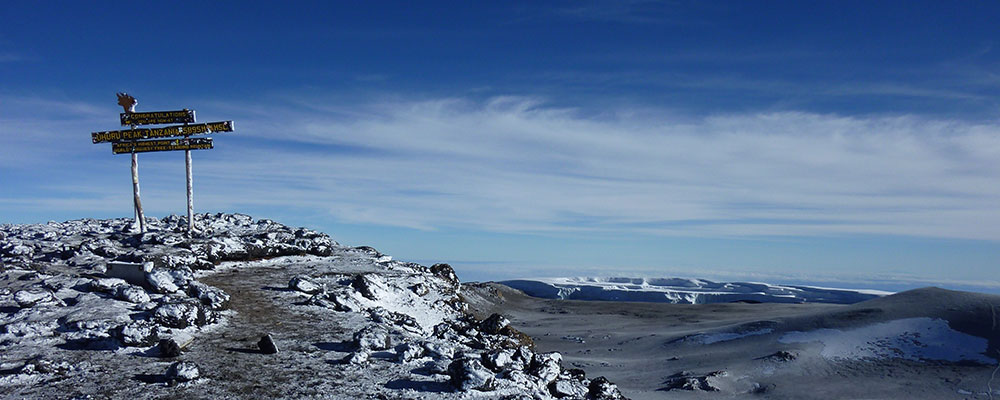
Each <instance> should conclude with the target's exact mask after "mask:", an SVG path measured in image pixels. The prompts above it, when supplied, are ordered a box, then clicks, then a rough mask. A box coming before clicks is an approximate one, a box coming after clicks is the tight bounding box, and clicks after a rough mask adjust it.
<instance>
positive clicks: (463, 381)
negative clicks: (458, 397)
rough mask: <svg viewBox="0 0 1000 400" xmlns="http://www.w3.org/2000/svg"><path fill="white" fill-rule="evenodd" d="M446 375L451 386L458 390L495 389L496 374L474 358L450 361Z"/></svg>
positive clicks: (484, 390)
mask: <svg viewBox="0 0 1000 400" xmlns="http://www.w3.org/2000/svg"><path fill="white" fill-rule="evenodd" d="M448 376H449V377H450V378H451V379H450V382H451V384H452V386H454V387H455V388H457V389H459V390H463V391H468V390H479V391H483V392H487V391H491V390H494V389H496V375H495V374H494V373H493V371H490V370H489V369H487V368H486V367H484V366H483V364H482V363H480V362H479V360H476V359H470V358H462V359H458V360H455V361H452V362H451V364H449V365H448Z"/></svg>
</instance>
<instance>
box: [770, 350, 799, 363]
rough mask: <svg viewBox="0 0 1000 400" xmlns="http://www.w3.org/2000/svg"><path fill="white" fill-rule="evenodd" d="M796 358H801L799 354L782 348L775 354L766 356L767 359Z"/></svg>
mask: <svg viewBox="0 0 1000 400" xmlns="http://www.w3.org/2000/svg"><path fill="white" fill-rule="evenodd" d="M796 358H799V355H798V354H796V353H793V352H790V351H786V350H780V351H778V352H775V353H774V354H771V355H769V356H766V357H764V359H765V360H770V361H793V360H795V359H796Z"/></svg>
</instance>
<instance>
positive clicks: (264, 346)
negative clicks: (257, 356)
mask: <svg viewBox="0 0 1000 400" xmlns="http://www.w3.org/2000/svg"><path fill="white" fill-rule="evenodd" d="M257 348H259V349H260V352H261V353H264V354H275V353H277V352H278V346H276V345H275V344H274V339H271V335H264V336H261V338H260V341H258V342H257Z"/></svg>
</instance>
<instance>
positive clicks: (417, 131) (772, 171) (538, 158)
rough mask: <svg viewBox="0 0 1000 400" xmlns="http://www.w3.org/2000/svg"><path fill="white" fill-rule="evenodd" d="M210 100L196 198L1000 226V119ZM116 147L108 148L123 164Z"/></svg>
mask: <svg viewBox="0 0 1000 400" xmlns="http://www.w3.org/2000/svg"><path fill="white" fill-rule="evenodd" d="M285 104H288V103H285ZM293 106H294V107H293ZM213 107H214V108H216V109H223V110H225V111H224V114H230V113H234V114H235V112H236V111H237V110H251V111H250V112H248V113H247V114H245V115H243V116H238V115H233V116H232V117H231V118H232V119H235V120H237V130H238V131H237V132H236V133H233V134H226V135H219V137H218V138H217V139H216V149H215V150H212V151H211V152H208V153H196V157H195V159H196V164H195V175H196V177H195V179H196V196H197V197H196V199H197V200H196V206H197V207H198V208H199V209H216V210H226V209H252V208H254V207H282V206H287V207H295V208H296V209H302V210H311V212H313V213H317V212H318V213H327V214H328V215H331V216H333V217H335V218H337V219H339V220H341V221H345V222H356V223H375V224H385V225H395V226H406V227H414V228H420V229H436V228H443V227H458V228H463V229H476V230H489V231H500V232H554V231H555V232H566V231H603V232H626V233H628V232H632V233H639V232H641V233H654V234H664V235H686V236H687V235H690V236H761V235H818V236H822V235H849V234H889V235H915V236H926V237H945V238H971V239H989V240H997V239H1000V213H997V212H996V207H997V204H1000V185H998V183H1000V163H998V162H997V160H1000V129H998V128H996V126H995V125H991V124H985V123H983V124H981V123H972V122H963V121H958V120H956V121H949V120H942V119H928V118H922V117H919V116H882V117H845V116H838V115H824V114H812V113H802V112H778V113H746V114H723V115H712V116H708V117H699V118H693V117H686V118H676V117H675V116H674V114H673V112H672V111H671V110H663V111H662V112H661V113H660V115H663V116H662V117H657V116H655V115H656V114H655V113H654V114H651V113H650V112H649V110H648V109H647V110H641V112H633V111H634V110H626V109H623V110H617V111H616V112H611V113H604V114H602V115H601V116H600V117H594V116H590V115H586V114H585V112H584V111H581V110H574V109H565V108H557V107H551V106H548V105H546V104H545V103H544V102H543V101H541V100H540V99H537V98H526V97H499V98H493V99H489V100H486V101H481V102H478V101H471V100H464V99H454V98H449V99H431V100H414V101H407V100H399V99H396V100H392V101H385V102H374V103H365V104H350V103H345V102H324V101H318V100H317V101H312V102H303V103H301V104H291V105H290V106H288V107H286V108H282V107H281V106H274V105H261V104H248V105H235V106H230V107H224V106H223V105H219V104H216V105H214V106H213ZM86 114H89V113H86ZM201 114H202V113H201V112H199V115H201ZM651 115H652V116H651ZM86 117H87V118H89V117H90V115H86ZM97 128H99V127H94V129H90V130H97ZM78 130H79V131H80V132H78V133H75V135H83V136H86V135H87V132H88V129H87V128H86V127H81V128H79V129H78ZM84 143H86V141H84ZM19 144H21V145H25V146H30V145H32V143H30V142H23V143H21V142H19ZM80 146H93V145H90V144H89V143H86V144H82V145H80ZM74 148H79V147H74ZM175 158H176V157H168V156H163V155H158V156H149V157H147V156H143V157H142V160H143V161H142V167H141V168H142V173H141V174H142V176H143V180H144V181H143V185H144V186H143V190H144V193H147V192H148V193H150V194H157V195H160V194H164V195H169V194H170V193H176V194H173V196H178V197H182V196H183V194H182V193H181V191H178V190H174V189H175V188H173V186H169V187H168V186H167V183H159V182H167V181H169V185H177V180H178V179H182V178H181V177H182V175H178V174H175V172H177V171H178V170H179V168H180V167H178V165H177V163H178V161H177V160H176V159H175ZM70 161H72V160H68V161H67V160H64V161H62V165H64V166H65V165H67V163H69V162H70ZM119 161H121V160H119V159H118V158H116V159H114V160H112V157H111V156H110V155H109V156H108V160H107V162H108V163H114V168H116V169H115V171H117V169H120V168H119V167H120V166H119V164H121V165H124V164H122V163H121V162H119ZM0 166H2V165H0ZM101 168H105V169H106V168H108V166H107V165H104V164H102V166H101ZM121 168H125V167H121ZM175 175H177V176H175ZM167 177H169V178H167ZM102 189H104V190H108V191H111V190H116V191H117V190H121V188H120V187H118V186H115V187H114V188H111V187H108V188H101V187H98V188H96V189H95V190H98V191H100V190H102ZM25 196H30V195H25ZM16 200H17V199H11V198H9V197H8V198H6V199H5V201H4V203H6V204H8V205H14V204H17V201H16ZM39 204H44V203H39ZM59 204H62V203H61V202H60V203H59ZM83 204H87V203H83ZM150 204H151V205H155V204H158V203H156V201H155V200H151V201H150ZM164 204H165V203H164ZM170 204H173V203H170ZM178 204H182V203H178ZM65 206H66V207H72V205H71V204H66V205H65ZM174 208H175V209H172V210H173V212H180V210H181V209H180V208H177V207H174ZM154 212H155V211H154Z"/></svg>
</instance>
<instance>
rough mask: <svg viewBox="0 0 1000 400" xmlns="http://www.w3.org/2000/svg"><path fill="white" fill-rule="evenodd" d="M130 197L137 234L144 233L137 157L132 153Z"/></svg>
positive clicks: (144, 223) (144, 226)
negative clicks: (137, 228) (137, 225)
mask: <svg viewBox="0 0 1000 400" xmlns="http://www.w3.org/2000/svg"><path fill="white" fill-rule="evenodd" d="M132 196H133V206H134V207H135V219H136V221H137V222H138V223H139V233H145V232H146V217H145V216H144V215H143V214H142V200H140V199H139V155H138V154H136V153H135V152H134V151H133V152H132Z"/></svg>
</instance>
